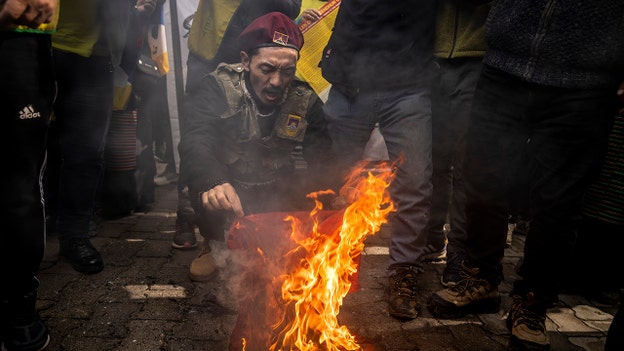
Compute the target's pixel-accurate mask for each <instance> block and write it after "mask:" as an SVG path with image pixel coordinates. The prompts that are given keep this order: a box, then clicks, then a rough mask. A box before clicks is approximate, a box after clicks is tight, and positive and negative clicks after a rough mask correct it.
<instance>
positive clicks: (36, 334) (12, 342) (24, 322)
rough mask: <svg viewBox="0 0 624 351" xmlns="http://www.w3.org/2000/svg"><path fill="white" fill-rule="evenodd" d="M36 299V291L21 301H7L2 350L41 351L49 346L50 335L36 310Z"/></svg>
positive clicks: (2, 331) (2, 333)
mask: <svg viewBox="0 0 624 351" xmlns="http://www.w3.org/2000/svg"><path fill="white" fill-rule="evenodd" d="M36 300H37V295H36V293H31V294H28V295H26V296H24V298H23V299H19V301H14V300H10V301H6V309H3V310H4V311H3V312H5V313H6V314H4V313H3V324H2V330H1V334H0V335H2V342H1V344H2V346H1V347H0V349H1V350H2V351H41V350H45V348H46V347H48V344H49V343H50V335H49V334H48V328H46V326H45V324H44V323H43V321H42V320H41V318H39V314H38V313H37V311H36V310H35V303H36ZM3 304H5V302H3Z"/></svg>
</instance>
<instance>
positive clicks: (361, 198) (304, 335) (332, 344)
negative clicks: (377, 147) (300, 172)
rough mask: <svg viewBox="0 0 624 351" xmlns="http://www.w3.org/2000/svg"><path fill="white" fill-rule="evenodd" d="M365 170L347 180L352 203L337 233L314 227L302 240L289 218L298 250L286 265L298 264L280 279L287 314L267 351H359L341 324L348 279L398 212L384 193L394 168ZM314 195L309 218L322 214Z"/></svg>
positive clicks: (294, 221) (345, 191) (346, 191)
mask: <svg viewBox="0 0 624 351" xmlns="http://www.w3.org/2000/svg"><path fill="white" fill-rule="evenodd" d="M364 173H365V169H364V166H361V167H358V168H357V169H355V170H354V171H353V172H352V173H351V176H350V177H349V179H348V180H347V182H346V184H345V186H344V187H343V188H342V190H341V194H343V195H344V196H346V197H350V198H351V199H350V200H351V204H350V205H349V206H348V207H347V208H346V209H345V211H344V215H343V218H342V225H341V226H339V227H338V228H333V229H332V230H333V232H324V229H327V228H322V225H319V223H318V222H317V221H315V224H314V228H313V230H312V235H307V236H302V235H301V233H299V232H298V230H297V228H300V227H301V226H299V225H298V223H297V218H295V217H292V216H289V217H287V218H286V219H285V220H286V221H290V222H291V229H292V231H291V238H292V239H293V240H294V241H295V242H296V243H297V244H298V247H297V248H295V249H293V250H291V251H290V252H288V253H287V254H286V257H285V259H287V260H293V259H295V260H298V262H299V264H298V265H297V269H296V270H295V271H294V272H291V273H290V274H285V275H284V276H282V277H280V280H283V283H282V284H281V297H282V300H283V304H284V305H283V307H284V309H285V313H284V315H283V317H282V319H281V321H279V322H278V323H276V325H274V330H273V338H272V341H271V346H270V348H269V350H271V351H285V350H299V351H315V350H327V351H345V350H361V347H360V346H359V345H358V344H357V342H356V340H355V337H354V336H353V335H352V334H351V333H350V332H349V330H348V329H347V328H346V327H345V326H340V325H339V324H338V319H337V316H338V313H339V312H340V306H342V301H343V298H344V297H345V296H346V295H347V293H348V292H349V289H350V288H351V281H350V277H351V276H352V275H353V274H354V273H356V272H357V268H358V267H357V262H358V261H356V260H354V259H356V258H358V257H359V255H360V254H361V252H362V250H363V249H364V240H365V238H366V237H367V236H368V235H372V234H374V233H376V232H377V231H378V230H379V229H380V227H381V225H382V224H384V223H386V220H387V217H388V214H389V213H390V212H391V211H393V210H394V206H393V204H392V202H391V200H390V198H389V195H388V192H387V191H386V189H387V188H388V186H389V185H390V182H391V181H392V179H394V173H393V172H391V171H390V167H386V168H382V171H381V172H380V173H379V174H377V175H375V174H373V172H371V171H368V172H366V173H367V176H363V174H364ZM321 193H322V192H320V193H312V194H310V195H308V196H309V197H311V198H313V199H315V201H316V204H317V205H316V208H315V209H314V210H313V211H312V212H311V213H310V217H313V218H315V215H316V214H317V213H318V211H320V210H321V209H322V204H321V203H320V201H318V200H317V197H318V195H320V194H321Z"/></svg>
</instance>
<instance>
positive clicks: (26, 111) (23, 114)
mask: <svg viewBox="0 0 624 351" xmlns="http://www.w3.org/2000/svg"><path fill="white" fill-rule="evenodd" d="M19 118H20V119H31V118H41V112H37V111H35V109H34V108H33V106H32V105H28V106H26V107H24V108H23V109H22V110H21V111H20V112H19Z"/></svg>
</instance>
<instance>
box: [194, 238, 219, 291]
mask: <svg viewBox="0 0 624 351" xmlns="http://www.w3.org/2000/svg"><path fill="white" fill-rule="evenodd" d="M211 252H212V249H211V248H210V245H208V243H204V247H203V248H202V250H201V252H200V253H199V256H197V257H196V258H195V259H194V260H193V262H191V268H190V269H189V278H191V280H192V281H194V282H200V283H203V282H207V281H210V280H212V279H213V278H214V277H216V276H217V273H218V271H217V262H216V261H215V259H214V257H212V254H211Z"/></svg>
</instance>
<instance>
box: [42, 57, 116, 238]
mask: <svg viewBox="0 0 624 351" xmlns="http://www.w3.org/2000/svg"><path fill="white" fill-rule="evenodd" d="M54 64H55V72H56V77H57V86H58V95H57V99H56V102H55V103H54V113H55V116H56V120H55V121H54V122H53V123H52V129H51V130H50V133H51V134H54V135H53V137H57V138H58V142H59V144H58V149H57V151H58V154H57V155H51V156H54V157H55V159H51V160H50V162H53V161H54V162H57V167H59V169H57V170H52V169H50V170H49V171H50V172H55V171H56V172H58V177H59V181H58V189H57V190H56V198H57V200H56V201H55V203H54V204H51V206H56V212H57V213H56V214H57V229H58V232H59V239H60V240H61V241H63V240H65V239H69V238H88V237H89V221H90V219H91V218H92V216H93V211H94V206H95V200H96V195H97V193H98V190H99V186H100V181H101V178H102V176H103V170H104V146H105V144H106V133H107V131H108V125H109V123H110V118H111V113H112V106H113V105H112V104H113V72H112V65H111V62H110V58H108V57H100V56H91V57H88V58H87V57H82V56H80V55H76V54H73V53H69V52H64V51H60V50H56V49H55V50H54ZM48 145H49V152H51V151H52V150H53V147H54V145H51V143H49V144H48ZM54 185H55V184H52V187H54ZM49 190H50V191H55V189H53V188H52V189H49ZM47 191H48V189H46V192H47ZM50 195H52V194H50ZM46 197H47V198H48V195H46ZM48 199H50V200H52V201H54V200H53V199H54V198H48Z"/></svg>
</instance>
